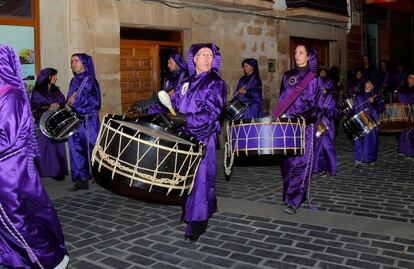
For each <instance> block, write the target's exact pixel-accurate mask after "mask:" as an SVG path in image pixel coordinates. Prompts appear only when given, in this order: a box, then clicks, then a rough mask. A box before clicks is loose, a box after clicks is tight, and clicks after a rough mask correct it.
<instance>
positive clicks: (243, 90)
mask: <svg viewBox="0 0 414 269" xmlns="http://www.w3.org/2000/svg"><path fill="white" fill-rule="evenodd" d="M239 92H240V93H241V94H245V93H247V90H246V88H240V90H239Z"/></svg>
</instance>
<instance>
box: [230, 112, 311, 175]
mask: <svg viewBox="0 0 414 269" xmlns="http://www.w3.org/2000/svg"><path fill="white" fill-rule="evenodd" d="M305 127H306V122H305V120H304V119H303V118H284V117H282V118H271V117H268V118H252V119H240V120H236V121H230V122H228V123H227V126H226V143H225V149H224V151H225V152H224V158H225V160H224V166H225V172H226V174H227V175H230V174H231V167H232V165H233V160H234V157H235V156H248V155H252V154H253V155H285V156H295V155H303V154H304V153H305Z"/></svg>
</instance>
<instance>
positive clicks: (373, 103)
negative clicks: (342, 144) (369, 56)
mask: <svg viewBox="0 0 414 269" xmlns="http://www.w3.org/2000/svg"><path fill="white" fill-rule="evenodd" d="M384 109H385V107H384V103H383V101H382V100H381V98H380V97H379V96H378V93H377V91H376V90H375V89H374V84H373V83H372V82H371V80H369V79H368V80H366V81H365V83H364V89H363V91H362V92H360V93H359V94H357V95H356V97H355V100H354V110H353V115H355V114H357V113H358V112H360V111H366V112H367V113H368V115H369V116H370V117H371V119H372V120H373V121H375V122H378V115H379V113H381V112H382V111H383V110H384ZM377 157H378V126H377V127H374V128H373V129H372V131H370V132H369V133H368V134H366V135H365V136H363V137H361V138H359V139H357V140H356V141H355V144H354V164H355V167H356V168H358V169H361V168H362V165H363V164H370V165H374V164H375V162H376V161H377Z"/></svg>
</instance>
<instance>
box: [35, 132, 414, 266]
mask: <svg viewBox="0 0 414 269" xmlns="http://www.w3.org/2000/svg"><path fill="white" fill-rule="evenodd" d="M395 146H396V142H395V138H394V137H392V136H381V137H380V154H379V160H378V162H377V163H376V165H375V166H367V167H364V168H363V169H361V170H358V169H356V168H354V167H353V163H352V144H351V143H350V141H348V140H347V139H346V138H345V137H342V136H340V137H339V139H338V140H337V150H338V153H339V162H340V165H339V173H338V175H337V176H336V177H326V178H317V177H316V178H315V179H314V180H313V182H312V186H311V191H310V198H311V202H310V206H309V204H307V205H304V208H301V209H299V210H298V213H297V214H296V215H294V216H290V215H286V214H284V213H283V212H282V209H283V208H282V207H281V206H280V203H281V188H282V183H281V176H280V168H279V166H277V165H273V164H274V163H277V160H273V159H272V158H267V159H266V158H263V159H260V160H259V161H253V160H252V159H250V158H245V159H242V158H239V159H237V164H236V166H234V167H233V173H232V175H231V178H230V181H226V180H225V177H224V174H223V167H222V163H223V152H222V151H219V152H218V164H219V165H218V169H217V171H218V177H217V196H218V203H219V204H218V206H219V212H218V213H216V214H215V215H214V216H213V217H212V218H211V220H210V222H209V227H208V230H207V232H206V233H205V234H204V235H202V237H201V238H200V240H199V241H198V242H196V243H190V242H188V241H184V239H183V231H184V228H185V226H184V225H183V224H180V223H179V219H180V213H181V210H180V207H179V206H170V205H158V204H150V203H146V202H143V201H138V200H132V199H128V198H125V197H122V196H119V195H116V194H113V193H111V192H109V191H107V190H105V189H102V188H100V187H99V186H97V185H96V184H95V185H93V186H92V188H91V190H89V191H79V192H75V193H69V192H67V191H66V190H65V189H66V187H67V186H68V185H69V184H70V183H69V180H68V179H66V181H65V182H63V183H62V182H54V181H52V180H51V179H47V178H45V179H43V181H44V183H45V186H46V188H47V190H48V192H49V194H50V196H51V197H52V200H53V203H54V205H55V207H56V210H57V212H58V214H59V217H60V220H61V223H62V226H63V230H64V233H65V239H66V243H67V246H68V248H69V254H70V257H71V260H70V265H69V268H79V269H93V268H158V269H161V268H173V269H174V268H197V269H202V268H238V269H242V268H327V269H336V268H364V269H365V268H384V269H390V268H414V171H413V169H412V168H414V160H412V159H409V158H404V157H401V156H399V155H398V154H397V153H396V152H395ZM258 163H259V164H258Z"/></svg>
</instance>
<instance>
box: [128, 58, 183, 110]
mask: <svg viewBox="0 0 414 269" xmlns="http://www.w3.org/2000/svg"><path fill="white" fill-rule="evenodd" d="M167 67H168V69H169V70H170V73H169V74H168V75H167V77H166V78H165V79H164V85H163V88H162V90H163V91H166V92H168V95H169V96H173V95H174V92H175V90H176V88H177V86H178V85H180V84H181V82H182V81H183V80H184V79H185V78H187V77H188V67H187V63H186V61H185V60H184V59H183V57H181V55H180V54H178V53H174V54H171V55H170V56H169V57H168V65H167ZM147 108H148V109H147ZM131 110H132V111H136V112H144V111H145V110H146V111H145V113H146V114H158V113H167V112H168V109H166V108H165V107H164V106H162V105H161V104H160V103H159V100H158V97H157V96H153V97H151V98H150V99H148V100H145V101H141V102H137V103H135V104H134V105H133V107H132V108H131Z"/></svg>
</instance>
